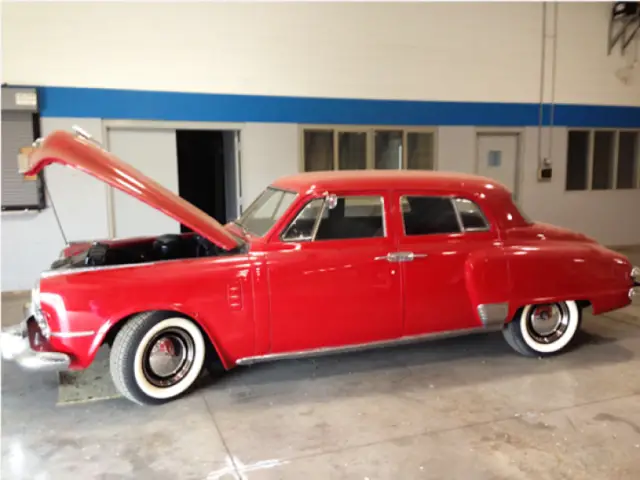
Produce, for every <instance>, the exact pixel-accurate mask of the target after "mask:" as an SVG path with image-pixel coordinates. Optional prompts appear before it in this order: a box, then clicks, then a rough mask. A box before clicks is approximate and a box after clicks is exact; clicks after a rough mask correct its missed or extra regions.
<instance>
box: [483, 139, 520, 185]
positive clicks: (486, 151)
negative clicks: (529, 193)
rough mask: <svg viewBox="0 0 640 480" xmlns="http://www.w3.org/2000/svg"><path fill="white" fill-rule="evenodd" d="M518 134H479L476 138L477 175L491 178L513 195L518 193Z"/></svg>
mask: <svg viewBox="0 0 640 480" xmlns="http://www.w3.org/2000/svg"><path fill="white" fill-rule="evenodd" d="M519 143H520V135H519V134H518V133H478V134H477V137H476V173H477V174H478V175H482V176H484V177H488V178H491V179H493V180H495V181H497V182H499V183H501V184H503V185H504V186H505V187H507V188H508V189H509V190H511V192H512V193H513V195H514V197H517V192H518V171H519V167H518V164H519V162H518V157H519V152H520V148H519Z"/></svg>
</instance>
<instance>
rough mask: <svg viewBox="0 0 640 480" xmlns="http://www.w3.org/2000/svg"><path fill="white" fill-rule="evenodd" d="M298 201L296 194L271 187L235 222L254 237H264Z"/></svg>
mask: <svg viewBox="0 0 640 480" xmlns="http://www.w3.org/2000/svg"><path fill="white" fill-rule="evenodd" d="M295 199H296V193H294V192H288V191H286V190H279V189H277V188H273V187H269V188H267V189H266V190H265V191H264V192H262V193H261V194H260V196H259V197H258V198H256V200H255V201H254V202H253V203H252V204H251V205H250V206H249V208H247V210H245V212H244V213H243V214H242V216H241V217H240V218H239V219H238V220H236V221H235V223H236V225H239V226H240V227H242V228H243V229H245V230H247V231H248V232H249V233H251V234H252V235H255V236H258V237H262V236H264V235H265V234H266V233H267V232H268V231H269V230H271V228H272V227H273V226H274V225H275V224H276V222H277V221H278V220H279V219H280V217H282V215H284V213H285V212H286V211H287V210H288V209H289V207H290V206H291V204H292V203H293V201H294V200H295Z"/></svg>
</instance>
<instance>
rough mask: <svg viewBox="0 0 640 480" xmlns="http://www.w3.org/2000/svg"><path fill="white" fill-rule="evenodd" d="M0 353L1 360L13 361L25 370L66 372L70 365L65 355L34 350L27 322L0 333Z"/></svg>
mask: <svg viewBox="0 0 640 480" xmlns="http://www.w3.org/2000/svg"><path fill="white" fill-rule="evenodd" d="M0 352H2V359H3V360H8V361H14V362H16V363H17V364H18V365H20V366H21V367H23V368H25V369H27V370H66V369H67V368H69V364H70V363H71V358H70V357H69V355H67V354H64V353H60V352H48V351H38V350H34V349H33V348H32V347H31V340H30V333H29V326H28V320H25V321H24V322H22V323H20V324H19V325H14V326H11V327H8V328H5V329H3V330H2V332H0Z"/></svg>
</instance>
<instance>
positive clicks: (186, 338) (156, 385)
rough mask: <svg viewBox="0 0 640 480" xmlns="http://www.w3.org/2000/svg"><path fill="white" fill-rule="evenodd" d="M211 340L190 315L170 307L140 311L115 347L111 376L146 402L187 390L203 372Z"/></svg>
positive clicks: (126, 393)
mask: <svg viewBox="0 0 640 480" xmlns="http://www.w3.org/2000/svg"><path fill="white" fill-rule="evenodd" d="M206 353H207V344H206V341H205V338H204V336H203V335H202V332H201V330H200V328H198V326H197V325H196V324H195V323H194V322H192V321H191V320H189V319H187V318H184V317H180V316H176V314H173V313H167V312H147V313H142V314H139V315H136V316H135V317H133V318H132V319H131V320H129V321H128V322H127V323H126V324H125V325H124V326H123V327H122V329H121V330H120V331H119V332H118V334H117V336H116V338H115V341H114V343H113V347H112V349H111V357H110V369H111V377H112V378H113V382H114V383H115V386H116V388H117V389H118V390H119V391H120V393H121V394H122V395H123V396H124V397H126V398H128V399H129V400H132V401H133V402H136V403H138V404H141V405H157V404H161V403H165V402H167V401H169V400H173V399H175V398H177V397H179V396H181V395H182V394H184V393H185V392H186V391H187V390H189V388H190V387H191V386H193V384H194V382H195V381H196V379H197V378H198V376H199V375H200V372H201V371H202V367H203V364H204V362H205V357H206Z"/></svg>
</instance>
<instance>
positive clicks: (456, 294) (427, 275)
mask: <svg viewBox="0 0 640 480" xmlns="http://www.w3.org/2000/svg"><path fill="white" fill-rule="evenodd" d="M393 201H394V202H395V204H396V205H398V206H399V208H400V210H401V215H399V216H398V221H399V222H401V225H397V230H398V231H399V232H400V234H399V235H400V236H399V241H398V252H400V255H404V258H401V260H402V262H401V263H400V265H401V266H402V281H403V292H404V328H403V334H404V335H405V336H413V335H422V334H429V333H439V332H447V331H455V330H464V329H470V328H479V327H483V326H484V325H483V323H482V319H481V318H480V316H479V314H478V308H477V307H478V304H479V299H480V298H482V299H483V301H484V299H487V298H490V299H491V297H489V296H487V295H490V296H493V295H495V296H497V298H500V299H501V300H500V301H503V300H502V299H503V296H502V292H503V291H506V288H508V287H507V286H508V278H507V277H508V270H507V262H506V259H505V258H504V254H503V252H502V247H501V245H500V242H499V241H498V240H499V238H498V234H497V230H496V228H495V226H493V225H492V224H491V222H490V221H489V219H488V217H487V216H486V215H485V214H484V213H483V211H482V210H481V209H480V207H479V206H478V204H477V203H476V202H475V201H473V200H471V199H468V198H463V197H456V196H452V195H449V194H446V193H443V194H438V193H432V192H428V193H427V192H422V191H413V192H411V191H407V192H401V193H400V192H398V193H396V194H395V195H394V199H393Z"/></svg>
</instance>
